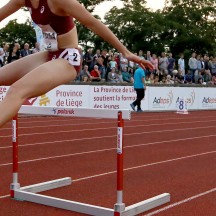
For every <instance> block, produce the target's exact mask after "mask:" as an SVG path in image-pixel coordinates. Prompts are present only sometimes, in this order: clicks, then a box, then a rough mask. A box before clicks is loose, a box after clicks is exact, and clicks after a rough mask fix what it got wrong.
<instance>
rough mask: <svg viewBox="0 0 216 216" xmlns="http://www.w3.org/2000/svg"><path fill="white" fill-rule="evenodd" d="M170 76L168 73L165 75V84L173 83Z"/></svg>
mask: <svg viewBox="0 0 216 216" xmlns="http://www.w3.org/2000/svg"><path fill="white" fill-rule="evenodd" d="M171 78H172V77H171V75H170V74H168V75H167V77H166V84H169V85H173V84H174V81H173V80H172V79H171Z"/></svg>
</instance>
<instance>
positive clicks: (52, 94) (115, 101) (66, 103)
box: [0, 85, 216, 115]
mask: <svg viewBox="0 0 216 216" xmlns="http://www.w3.org/2000/svg"><path fill="white" fill-rule="evenodd" d="M8 89H9V87H5V86H0V102H1V101H2V100H3V99H4V97H5V95H6V93H7V91H8ZM181 98H184V99H185V100H186V103H187V108H188V110H190V109H193V110H208V109H216V89H215V88H204V87H203V88H199V87H197V88H193V87H147V90H146V92H145V98H144V100H142V102H141V108H142V109H143V110H144V111H145V110H147V111H169V110H170V111H171V110H175V111H176V110H177V107H178V104H179V100H180V99H181ZM135 99H136V92H135V90H134V88H133V86H93V85H83V86H82V85H62V86H59V87H57V88H55V89H53V90H51V91H49V92H47V93H46V94H44V95H42V96H39V97H35V98H30V99H27V100H26V101H25V103H24V105H30V106H42V107H43V106H49V107H56V108H59V110H56V114H57V113H58V114H60V113H61V112H65V111H64V108H97V109H98V108H106V109H131V107H130V104H131V103H132V102H133V101H134V100H135ZM61 108H62V109H61ZM53 112H54V111H53ZM71 112H72V109H71ZM64 114H65V113H64ZM68 115H72V114H70V113H68Z"/></svg>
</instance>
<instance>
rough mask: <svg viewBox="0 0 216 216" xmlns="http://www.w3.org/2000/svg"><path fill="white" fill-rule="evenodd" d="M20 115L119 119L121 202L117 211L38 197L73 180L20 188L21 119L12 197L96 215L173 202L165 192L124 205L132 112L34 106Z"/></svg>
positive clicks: (129, 213) (130, 213)
mask: <svg viewBox="0 0 216 216" xmlns="http://www.w3.org/2000/svg"><path fill="white" fill-rule="evenodd" d="M19 114H36V115H54V116H77V117H78V116H79V117H91V118H113V119H118V128H117V132H118V133H117V202H116V204H115V205H114V209H110V208H104V207H101V206H95V205H89V204H86V203H81V202H75V201H70V200H66V199H60V198H56V197H51V196H45V195H42V194H38V193H40V192H43V191H47V190H51V189H55V188H59V187H64V186H68V185H70V184H71V183H72V179H71V178H70V177H66V178H62V179H57V180H53V181H48V182H43V183H39V184H34V185H30V186H26V187H20V184H19V183H18V116H15V117H14V118H13V121H12V128H13V136H12V139H13V182H12V183H11V187H10V191H11V198H13V199H17V200H23V201H29V202H33V203H37V204H42V205H47V206H51V207H56V208H61V209H65V210H69V211H74V212H79V213H83V214H87V215H95V216H134V215H138V214H141V213H143V212H146V211H149V210H151V209H153V208H156V207H158V206H160V205H163V204H165V203H168V202H170V194H169V193H163V194H160V195H158V196H155V197H153V198H150V199H147V200H144V201H142V202H139V203H136V204H134V205H131V206H128V207H125V204H124V203H123V156H124V151H123V128H124V119H130V117H131V116H130V111H129V110H121V111H119V110H107V109H100V110H99V109H84V108H82V109H74V108H56V107H55V108H53V107H32V106H23V107H22V108H21V109H20V111H19Z"/></svg>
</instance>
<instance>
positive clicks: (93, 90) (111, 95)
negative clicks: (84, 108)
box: [89, 86, 148, 110]
mask: <svg viewBox="0 0 216 216" xmlns="http://www.w3.org/2000/svg"><path fill="white" fill-rule="evenodd" d="M89 88H90V89H89V93H90V95H89V108H97V109H100V108H101V109H102V108H103V109H131V107H130V104H131V103H132V102H134V101H135V100H136V92H135V90H134V88H133V86H89ZM145 94H146V96H145V98H144V99H143V100H142V102H141V108H142V109H143V110H148V89H147V90H146V92H145Z"/></svg>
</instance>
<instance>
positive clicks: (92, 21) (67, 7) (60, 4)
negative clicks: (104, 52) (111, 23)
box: [49, 0, 154, 69]
mask: <svg viewBox="0 0 216 216" xmlns="http://www.w3.org/2000/svg"><path fill="white" fill-rule="evenodd" d="M49 2H50V3H51V5H52V8H53V9H54V11H53V12H54V13H56V14H59V15H70V16H72V17H74V18H75V19H76V20H78V21H79V22H80V23H81V24H82V25H84V26H86V27H87V28H89V29H90V30H91V31H93V32H94V33H95V34H97V35H98V36H100V37H102V38H103V39H104V40H105V41H107V42H108V43H109V44H111V45H112V46H113V47H114V48H116V49H117V50H118V51H119V52H120V53H122V54H123V56H125V57H126V58H127V59H128V60H130V61H133V62H136V63H139V64H140V65H141V66H142V67H143V68H145V67H144V66H146V67H148V68H150V69H154V68H153V65H152V64H151V62H149V61H146V60H144V59H140V58H139V57H137V56H135V55H134V54H132V53H131V52H130V51H128V50H127V48H126V47H125V46H124V45H123V44H122V43H121V42H120V41H119V40H118V38H117V37H116V36H115V35H114V34H113V32H112V31H111V30H110V29H109V28H108V27H107V26H106V25H104V24H103V23H102V22H101V21H99V20H98V19H96V18H95V17H94V16H92V15H91V13H89V12H88V11H87V10H86V9H85V8H84V7H83V6H82V5H81V4H80V3H79V2H78V1H77V0H61V1H59V0H49Z"/></svg>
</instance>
